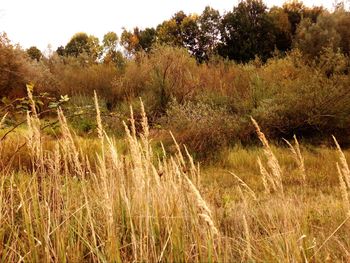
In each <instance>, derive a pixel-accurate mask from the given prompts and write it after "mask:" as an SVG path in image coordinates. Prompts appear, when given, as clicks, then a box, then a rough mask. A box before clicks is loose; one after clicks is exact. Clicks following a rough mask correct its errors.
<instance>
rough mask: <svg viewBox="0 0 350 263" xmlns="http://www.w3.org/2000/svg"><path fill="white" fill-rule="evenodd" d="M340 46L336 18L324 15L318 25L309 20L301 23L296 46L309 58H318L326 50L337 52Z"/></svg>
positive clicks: (320, 17)
mask: <svg viewBox="0 0 350 263" xmlns="http://www.w3.org/2000/svg"><path fill="white" fill-rule="evenodd" d="M339 45H340V35H339V34H338V32H337V31H336V20H335V17H334V16H332V15H331V14H329V13H326V12H325V13H323V14H322V15H320V16H319V17H318V19H317V22H316V23H312V21H311V20H310V19H309V18H307V19H303V20H302V22H301V23H300V25H299V27H298V29H297V33H296V37H295V42H294V46H295V47H297V48H298V49H300V50H301V51H302V52H303V54H304V55H306V56H307V57H308V58H310V59H313V58H317V57H318V56H319V55H320V54H321V52H322V51H323V50H324V49H325V48H331V49H333V50H334V51H337V49H338V48H339Z"/></svg>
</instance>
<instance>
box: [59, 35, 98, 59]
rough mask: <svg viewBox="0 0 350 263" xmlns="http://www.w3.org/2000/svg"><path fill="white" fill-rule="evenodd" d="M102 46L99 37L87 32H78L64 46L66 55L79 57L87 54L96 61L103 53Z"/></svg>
mask: <svg viewBox="0 0 350 263" xmlns="http://www.w3.org/2000/svg"><path fill="white" fill-rule="evenodd" d="M101 51H102V48H101V46H100V44H99V39H98V38H97V37H95V36H92V35H91V36H88V35H87V34H86V33H76V34H75V35H74V36H73V37H72V38H71V40H70V41H69V42H68V43H67V45H66V46H65V48H64V54H65V55H66V56H74V57H78V56H81V55H85V56H86V57H87V58H88V59H89V60H90V61H91V62H95V61H96V60H97V59H98V58H99V57H100V55H101Z"/></svg>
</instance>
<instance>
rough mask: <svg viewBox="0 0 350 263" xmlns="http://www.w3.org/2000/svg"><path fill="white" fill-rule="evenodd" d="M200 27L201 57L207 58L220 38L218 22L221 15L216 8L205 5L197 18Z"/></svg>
mask: <svg viewBox="0 0 350 263" xmlns="http://www.w3.org/2000/svg"><path fill="white" fill-rule="evenodd" d="M198 23H199V28H200V37H199V43H200V47H201V49H202V50H203V58H204V59H208V57H209V56H210V55H212V54H213V53H215V50H216V48H217V46H218V43H219V40H220V23H221V16H220V13H219V11H218V10H215V9H213V8H211V7H210V6H207V7H205V9H204V11H203V13H202V14H201V16H200V17H199V19H198Z"/></svg>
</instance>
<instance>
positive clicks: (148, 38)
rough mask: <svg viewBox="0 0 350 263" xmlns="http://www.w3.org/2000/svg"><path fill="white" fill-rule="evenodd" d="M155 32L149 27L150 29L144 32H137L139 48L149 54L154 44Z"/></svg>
mask: <svg viewBox="0 0 350 263" xmlns="http://www.w3.org/2000/svg"><path fill="white" fill-rule="evenodd" d="M156 37H157V34H156V30H155V29H154V28H153V27H151V28H149V27H148V28H145V29H144V30H140V32H139V44H140V46H141V48H142V49H143V50H144V51H146V52H149V51H150V50H151V48H152V46H153V44H154V43H155V42H156Z"/></svg>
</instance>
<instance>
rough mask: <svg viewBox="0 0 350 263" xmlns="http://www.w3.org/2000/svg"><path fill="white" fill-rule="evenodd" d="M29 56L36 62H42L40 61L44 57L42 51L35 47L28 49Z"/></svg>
mask: <svg viewBox="0 0 350 263" xmlns="http://www.w3.org/2000/svg"><path fill="white" fill-rule="evenodd" d="M27 54H28V56H29V57H30V58H31V59H33V60H34V59H35V60H36V61H40V59H41V58H42V57H43V54H42V53H41V51H40V49H38V48H37V47H35V46H32V47H30V48H28V49H27Z"/></svg>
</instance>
